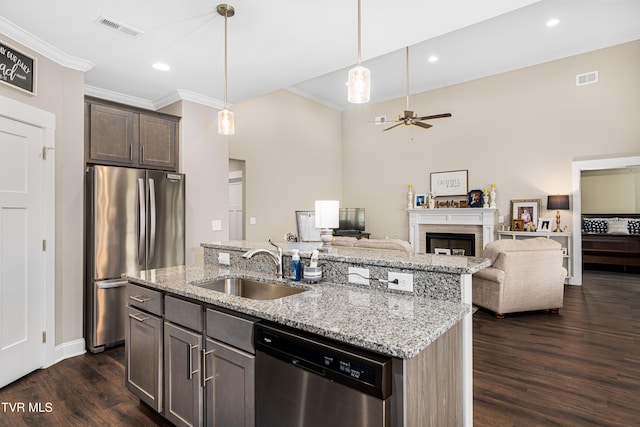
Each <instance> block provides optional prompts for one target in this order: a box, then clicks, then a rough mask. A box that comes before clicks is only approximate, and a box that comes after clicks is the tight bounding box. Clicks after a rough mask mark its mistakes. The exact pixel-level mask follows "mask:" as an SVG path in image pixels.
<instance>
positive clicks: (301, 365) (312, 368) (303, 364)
mask: <svg viewBox="0 0 640 427" xmlns="http://www.w3.org/2000/svg"><path fill="white" fill-rule="evenodd" d="M291 363H292V364H294V365H295V366H296V367H298V368H302V369H304V370H305V371H309V372H313V373H314V374H318V375H322V376H323V377H324V376H325V374H326V371H325V370H324V369H322V368H319V367H318V366H316V365H313V364H311V363H309V362H306V361H304V360H300V359H291Z"/></svg>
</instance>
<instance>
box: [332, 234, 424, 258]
mask: <svg viewBox="0 0 640 427" xmlns="http://www.w3.org/2000/svg"><path fill="white" fill-rule="evenodd" d="M332 245H333V246H343V247H344V246H346V247H353V248H367V249H385V250H396V251H402V252H405V253H406V254H412V253H413V247H412V246H411V244H410V243H409V242H407V241H406V240H400V239H357V238H355V237H348V236H334V237H333V241H332Z"/></svg>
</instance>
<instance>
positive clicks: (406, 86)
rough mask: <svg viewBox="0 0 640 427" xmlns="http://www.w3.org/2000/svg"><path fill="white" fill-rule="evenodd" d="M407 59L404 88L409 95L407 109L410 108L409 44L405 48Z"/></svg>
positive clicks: (405, 60) (405, 62)
mask: <svg viewBox="0 0 640 427" xmlns="http://www.w3.org/2000/svg"><path fill="white" fill-rule="evenodd" d="M405 52H406V54H405V59H404V70H405V71H404V73H405V75H404V90H405V93H406V96H407V110H409V46H407V47H406V48H405Z"/></svg>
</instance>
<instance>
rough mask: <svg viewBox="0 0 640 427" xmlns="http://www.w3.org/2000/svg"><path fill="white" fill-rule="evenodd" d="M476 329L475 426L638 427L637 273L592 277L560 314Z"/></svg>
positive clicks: (572, 291) (488, 319) (491, 322)
mask: <svg viewBox="0 0 640 427" xmlns="http://www.w3.org/2000/svg"><path fill="white" fill-rule="evenodd" d="M473 328H474V331H473V336H474V340H473V341H474V342H473V344H474V357H473V363H474V378H473V380H474V421H475V422H474V425H475V426H541V425H545V426H581V427H584V426H625V427H629V426H640V275H638V274H624V273H606V272H589V273H586V274H585V275H584V278H583V286H581V287H578V286H565V298H564V308H563V309H561V310H560V314H558V315H552V314H548V313H547V312H534V313H522V314H515V315H507V316H506V318H505V319H501V320H499V319H496V318H494V317H493V316H492V315H491V313H488V312H486V311H482V310H480V311H479V312H477V313H476V314H474V316H473Z"/></svg>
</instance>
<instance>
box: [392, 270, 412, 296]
mask: <svg viewBox="0 0 640 427" xmlns="http://www.w3.org/2000/svg"><path fill="white" fill-rule="evenodd" d="M388 279H389V283H388V284H387V285H388V286H389V289H396V290H398V291H407V292H413V274H411V273H396V272H393V271H390V272H389V277H388ZM396 279H398V283H391V281H393V280H396Z"/></svg>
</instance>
